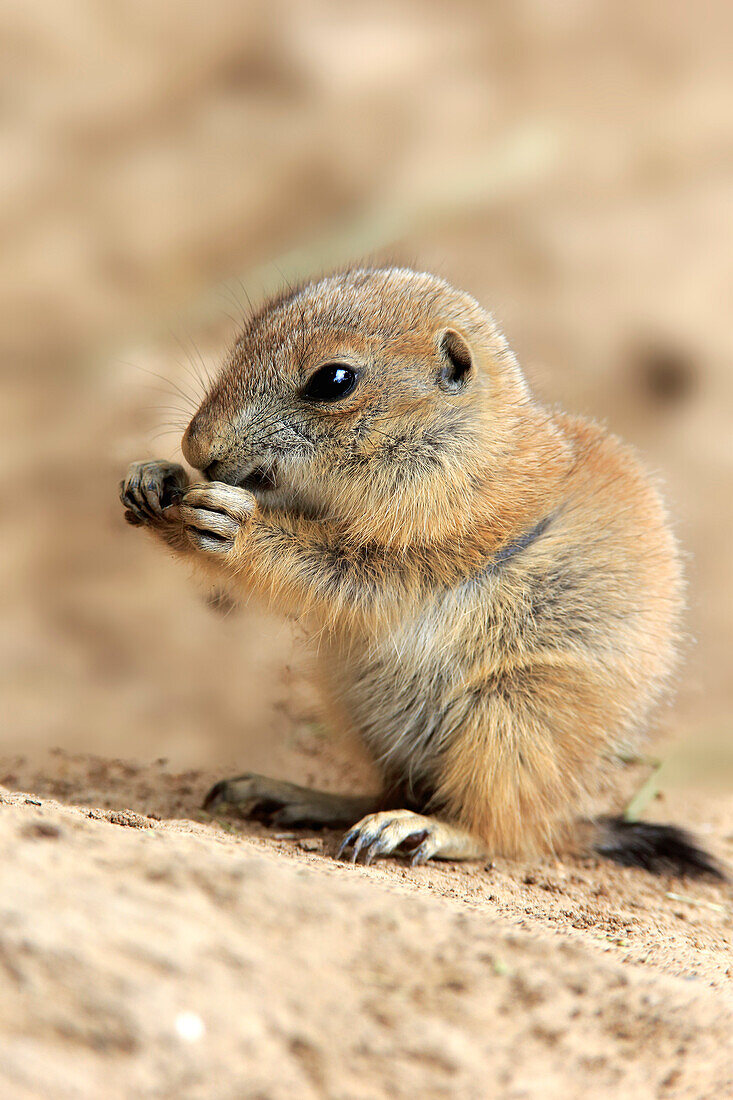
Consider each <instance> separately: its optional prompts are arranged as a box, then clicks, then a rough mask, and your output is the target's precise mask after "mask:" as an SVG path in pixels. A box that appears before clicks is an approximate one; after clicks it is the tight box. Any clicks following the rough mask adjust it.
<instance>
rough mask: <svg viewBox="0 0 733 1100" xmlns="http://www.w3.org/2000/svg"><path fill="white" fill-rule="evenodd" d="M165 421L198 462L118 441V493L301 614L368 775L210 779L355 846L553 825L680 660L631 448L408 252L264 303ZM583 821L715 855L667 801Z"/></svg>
mask: <svg viewBox="0 0 733 1100" xmlns="http://www.w3.org/2000/svg"><path fill="white" fill-rule="evenodd" d="M182 447H183V453H184V456H185V458H186V459H187V461H188V462H189V463H190V464H191V466H193V467H195V468H196V469H197V470H200V471H201V472H202V474H203V475H204V477H205V478H206V479H207V480H206V481H198V482H196V483H193V484H189V482H188V478H187V475H186V473H185V472H184V470H183V468H182V467H180V466H175V465H171V464H170V463H163V462H152V463H135V464H134V465H133V466H132V467H131V468H130V471H129V473H128V476H127V479H126V480H125V482H124V483H123V485H122V493H121V496H122V501H123V504H124V505H125V508H126V511H127V515H128V518H129V519H130V520H131V522H133V523H135V524H138V525H143V526H145V527H146V528H148V529H149V530H150V531H151V532H153V533H154V534H155V535H156V536H157V537H158V538H160V539H162V540H163V541H164V542H165V543H167V544H168V546H169V547H171V548H172V549H173V550H174V551H175V552H177V553H179V554H183V555H187V556H189V557H190V558H191V559H192V560H194V561H195V562H197V563H198V564H199V565H200V566H201V568H202V569H203V570H205V571H206V572H207V573H208V574H210V575H211V576H212V577H218V578H223V579H225V580H226V581H227V582H228V583H229V584H230V585H233V586H235V587H241V588H242V589H245V590H254V591H256V592H258V593H260V594H263V595H264V596H266V597H267V598H268V599H269V600H271V601H272V602H273V603H274V604H276V605H277V606H279V607H280V608H281V609H282V610H283V611H284V612H286V613H288V614H291V615H294V616H296V617H297V618H298V620H299V621H300V622H301V623H302V624H303V625H304V626H305V627H306V629H307V630H308V631H310V632H311V633H312V634H313V635H314V636H317V638H318V647H317V649H318V654H317V658H316V660H317V668H318V679H319V682H320V688H321V691H322V695H323V699H324V702H325V704H326V708H327V711H328V713H329V715H330V718H331V721H332V722H333V723H335V724H339V725H341V726H344V727H347V728H349V729H350V730H352V731H354V732H356V733H357V734H358V735H359V736H361V737H362V738H363V740H364V741H365V743H366V745H367V747H368V748H369V749H370V751H371V752H372V754H373V756H374V758H375V760H376V762H377V764H378V766H379V769H380V771H381V774H382V776H383V782H384V789H383V792H382V793H381V795H380V796H379V797H375V798H368V797H365V798H358V797H356V798H355V797H346V796H336V795H331V794H326V793H325V792H313V791H308V790H306V789H304V788H301V787H297V786H295V785H293V784H288V783H282V782H279V781H275V780H271V779H267V778H265V777H263V776H257V775H251V774H247V775H243V776H240V777H238V778H236V779H232V780H228V781H223V782H222V783H218V784H217V785H216V786H215V787H214V788H213V790H212V791H211V792H210V793H209V796H208V798H207V802H206V805H207V806H208V807H210V808H212V809H213V808H218V807H227V806H228V807H237V808H239V809H240V811H241V812H244V813H251V812H258V811H259V812H263V811H264V812H266V813H267V814H269V816H270V818H271V819H272V820H274V821H276V822H277V823H278V824H288V825H298V824H313V823H318V824H342V825H347V826H349V831H348V832H347V833H346V837H345V840H344V844H343V845H342V850H346V851H349V853H350V855H351V857H352V858H353V859H356V858H357V857H358V856H359V854H360V853H362V855H363V858H364V859H365V860H366V861H367V862H369V861H371V859H372V858H374V857H375V856H385V855H390V854H393V853H395V852H410V853H411V855H412V858H413V862H418V863H419V862H424V861H425V860H427V859H430V858H432V857H438V858H447V859H468V858H475V857H479V856H482V855H484V854H486V853H488V854H501V855H507V856H519V855H527V854H532V853H536V852H540V851H547V850H557V849H559V848H562V847H563V846H565V845H567V844H569V843H572V827H573V825H574V823H575V822H576V821H577V819H578V817H579V815H582V814H583V813H584V811H585V806H586V802H587V799H588V796H589V795H591V794H592V793H593V792H594V790H596V788H597V787H598V784H599V780H600V779H602V778H603V777H604V775H605V774H606V773H608V772H609V771H610V770H611V769H612V767H613V765H612V763H611V758H612V755H613V752H614V750H615V748H617V747H618V746H620V745H625V746H627V745H629V744H633V743H634V741H635V739H638V737H639V736H640V735H641V734H642V733H643V732H644V729H645V727H646V724H647V721H648V718H649V715H650V712H651V710H652V708H653V706H654V704H655V703H656V702H657V701H658V700H659V698H660V696H661V694H662V693H663V691H664V690H665V688H666V687H667V685H668V683H669V680H670V677H671V674H672V671H673V668H674V663H675V643H676V636H677V629H678V620H679V616H680V611H681V607H682V584H681V576H680V565H679V558H678V554H677V549H676V546H675V541H674V538H673V536H672V534H671V531H670V528H669V526H668V524H667V520H666V517H665V511H664V507H663V504H662V501H661V499H660V496H659V494H658V492H657V489H656V488H655V487H654V485H653V484H652V482H651V481H650V479H649V477H648V476H647V474H646V473H645V472H644V471H643V469H642V468H641V467H640V465H639V463H638V462H637V460H636V458H635V457H634V455H633V453H632V452H631V451H630V450H629V449H628V448H627V447H625V446H624V445H623V444H622V443H621V442H620V441H619V440H618V439H616V438H615V437H614V436H611V435H609V434H608V433H607V432H605V431H604V430H603V429H602V428H601V427H599V426H598V425H596V424H593V423H590V422H588V421H585V420H581V419H578V418H575V417H571V416H566V415H564V414H559V413H552V412H548V411H547V410H546V409H543V408H541V407H540V406H539V405H538V404H537V403H536V402H535V401H534V400H533V398H532V396H531V394H530V392H529V390H528V388H527V385H526V382H525V380H524V378H523V376H522V373H521V371H520V369H519V366H518V364H517V362H516V359H515V358H514V356H513V354H512V352H511V351H510V349H509V347H508V346H507V343H506V341H505V340H504V337H503V336H502V334H501V333H500V332H499V330H498V328H497V326H496V324H495V323H494V321H493V320H492V318H491V316H490V315H489V314H488V313H486V312H485V311H484V310H483V309H482V308H481V307H480V306H479V305H478V303H477V302H476V301H474V299H473V298H471V297H469V295H467V294H465V293H463V292H461V291H458V290H455V289H453V288H452V287H451V286H449V285H448V284H447V283H446V282H444V281H443V280H442V279H439V278H436V277H435V276H433V275H429V274H423V273H417V272H414V271H410V270H406V269H402V268H386V269H358V268H357V269H353V270H348V271H345V272H342V273H340V274H336V275H332V276H330V277H328V278H324V279H321V280H320V281H317V282H314V283H309V284H306V285H304V286H302V287H299V288H298V289H296V290H292V291H289V292H287V293H285V294H283V295H282V296H281V297H279V298H276V299H275V300H273V301H271V302H268V303H267V304H265V305H264V306H263V307H262V308H261V309H260V311H259V312H258V313H256V314H255V315H254V316H253V317H252V319H251V320H250V322H249V323H248V324H247V326H246V327H245V329H244V330H243V331H242V332H241V334H240V335H239V337H238V338H237V340H236V343H235V344H234V347H233V348H232V349H231V351H230V353H229V355H228V356H227V359H226V361H225V363H224V365H223V367H222V370H221V372H220V374H219V377H218V379H217V380H216V382H215V383H214V385H213V386H212V387H211V390H210V392H209V393H208V394H207V396H206V398H205V399H204V401H203V402H202V404H201V406H200V408H199V410H198V412H197V413H196V415H195V416H194V417H193V419H192V421H191V423H190V424H189V426H188V428H187V429H186V432H185V434H184V437H183V443H182ZM593 843H594V844H595V847H596V850H598V851H603V852H605V854H607V855H609V856H611V857H612V858H615V859H618V860H620V861H621V862H626V863H629V862H637V863H640V864H642V865H643V866H647V867H648V868H649V869H651V870H680V871H690V872H710V873H715V871H716V868H715V865H714V864H713V863H712V862H711V861H710V860H709V858H708V857H707V856H706V855H705V854H704V853H702V852H700V851H699V850H698V849H697V848H696V847H695V846H694V845H693V844H692V842H691V841H689V839H688V838H686V837H685V835H684V834H682V833H680V832H679V831H678V830H676V829H674V828H671V827H665V826H648V825H629V824H626V823H623V822H621V821H618V820H616V819H604V820H603V821H601V822H598V823H596V825H595V836H594V840H593Z"/></svg>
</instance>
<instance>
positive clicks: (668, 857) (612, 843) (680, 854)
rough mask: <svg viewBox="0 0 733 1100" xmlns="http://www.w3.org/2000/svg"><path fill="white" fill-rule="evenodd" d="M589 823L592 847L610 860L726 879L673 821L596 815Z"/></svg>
mask: <svg viewBox="0 0 733 1100" xmlns="http://www.w3.org/2000/svg"><path fill="white" fill-rule="evenodd" d="M591 824H592V828H593V833H592V840H591V847H592V850H593V851H594V852H595V853H596V854H597V855H599V856H603V857H604V858H605V859H611V860H613V861H614V863H620V864H622V865H623V866H624V867H643V868H644V870H645V871H650V872H651V873H652V874H654V875H687V876H688V877H690V878H704V877H706V876H707V877H711V878H715V879H718V880H721V881H726V880H727V877H728V876H727V875H726V873H725V871H724V870H723V868H722V867H721V866H720V864H719V863H718V862H717V861H716V860H715V859H714V858H713V856H711V855H710V854H709V853H708V852H706V851H705V850H704V849H703V848H701V847H700V846H699V844H698V843H697V841H696V840H695V838H694V837H692V836H691V835H690V834H689V833H687V832H685V831H684V829H679V828H677V826H676V825H656V824H654V823H651V822H647V821H626V820H625V819H624V818H623V817H598V818H596V819H595V820H594V821H593V822H592V823H591Z"/></svg>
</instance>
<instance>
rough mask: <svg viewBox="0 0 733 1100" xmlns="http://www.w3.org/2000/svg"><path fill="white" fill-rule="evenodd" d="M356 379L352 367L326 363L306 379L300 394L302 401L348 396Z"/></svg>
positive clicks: (322, 401)
mask: <svg viewBox="0 0 733 1100" xmlns="http://www.w3.org/2000/svg"><path fill="white" fill-rule="evenodd" d="M358 381H359V375H358V374H357V372H356V371H355V370H354V369H353V368H352V367H349V366H347V365H346V364H345V363H327V364H326V366H325V367H321V368H320V369H319V370H317V371H316V373H315V374H314V375H312V376H311V377H310V378H309V379H308V382H307V383H306V385H305V387H304V388H303V389H302V390H301V391H300V396H301V397H302V398H303V400H304V401H316V402H321V403H326V402H331V401H340V400H341V399H342V398H343V397H348V396H349V394H350V393H351V391H352V390H353V389H354V387H355V386H356V383H357V382H358Z"/></svg>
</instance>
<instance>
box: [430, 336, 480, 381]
mask: <svg viewBox="0 0 733 1100" xmlns="http://www.w3.org/2000/svg"><path fill="white" fill-rule="evenodd" d="M438 352H439V354H440V358H441V366H440V371H439V373H438V385H439V386H440V388H441V389H442V390H445V392H446V393H459V392H460V391H461V390H462V389H464V388H465V386H466V385H467V384H468V382H469V380H470V379H471V377H472V376H473V373H474V367H473V358H472V356H471V349H470V348H469V346H468V344H467V343H466V341H465V340H464V338H463V337H462V336H460V335H459V334H458V333H457V332H456V331H455V330H454V329H452V328H447V329H445V330H444V331H443V332H442V333H441V334H440V336H439V338H438Z"/></svg>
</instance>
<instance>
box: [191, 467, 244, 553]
mask: <svg viewBox="0 0 733 1100" xmlns="http://www.w3.org/2000/svg"><path fill="white" fill-rule="evenodd" d="M256 507H257V502H256V500H255V498H254V496H253V495H252V493H248V492H247V490H246V489H240V488H239V486H237V485H227V484H225V483H224V482H221V481H209V482H203V483H201V484H200V485H190V486H189V488H188V489H187V490H186V491H185V493H184V494H183V497H182V499H181V506H180V516H181V522H182V524H183V530H184V533H185V535H186V537H187V538H188V540H189V542H190V543H191V545H192V546H194V547H195V548H196V549H197V550H201V551H203V552H204V553H206V554H219V555H221V554H226V553H228V552H229V551H230V550H233V549H234V543H235V541H236V539H237V536H238V535H239V534H240V532H242V531H243V530H245V528H246V527H247V526H248V524H249V521H250V520H251V519H252V516H253V515H254V512H255V509H256Z"/></svg>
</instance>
